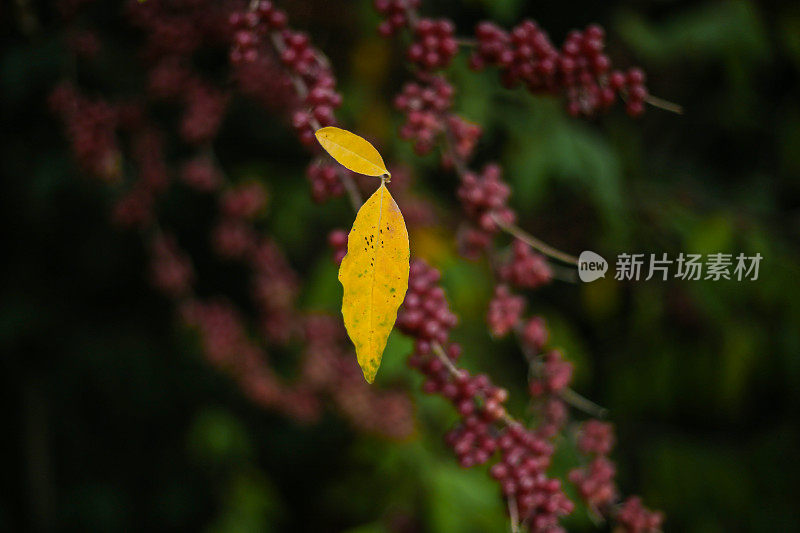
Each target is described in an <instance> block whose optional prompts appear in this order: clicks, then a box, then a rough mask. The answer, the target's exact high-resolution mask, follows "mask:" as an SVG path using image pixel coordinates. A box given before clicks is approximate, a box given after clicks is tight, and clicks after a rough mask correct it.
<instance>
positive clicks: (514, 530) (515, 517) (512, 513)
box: [506, 494, 519, 533]
mask: <svg viewBox="0 0 800 533" xmlns="http://www.w3.org/2000/svg"><path fill="white" fill-rule="evenodd" d="M506 499H507V500H508V517H509V518H510V519H511V533H519V510H518V509H517V499H516V498H515V497H514V495H513V494H512V495H511V496H509V497H507V498H506Z"/></svg>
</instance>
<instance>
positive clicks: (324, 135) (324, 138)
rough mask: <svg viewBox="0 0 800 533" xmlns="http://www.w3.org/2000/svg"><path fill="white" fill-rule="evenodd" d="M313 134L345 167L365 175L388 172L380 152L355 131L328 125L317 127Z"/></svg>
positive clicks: (380, 174) (378, 174)
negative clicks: (351, 131)
mask: <svg viewBox="0 0 800 533" xmlns="http://www.w3.org/2000/svg"><path fill="white" fill-rule="evenodd" d="M314 135H316V136H317V140H318V141H319V144H321V145H322V147H323V148H324V149H325V151H326V152H328V153H329V154H331V157H333V158H334V159H335V160H336V161H338V162H339V164H341V165H343V166H344V167H346V168H347V169H349V170H352V171H353V172H357V173H359V174H366V175H367V176H383V175H384V174H389V171H388V170H386V165H385V164H384V163H383V158H382V157H381V154H379V153H378V151H377V150H376V149H375V147H374V146H372V145H371V144H370V143H369V141H367V140H366V139H364V138H362V137H359V136H358V135H356V134H355V133H350V132H349V131H347V130H343V129H341V128H335V127H333V126H328V127H326V128H320V129H318V130H317V131H316V132H314Z"/></svg>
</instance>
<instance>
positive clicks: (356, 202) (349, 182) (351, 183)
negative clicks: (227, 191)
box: [251, 4, 364, 212]
mask: <svg viewBox="0 0 800 533" xmlns="http://www.w3.org/2000/svg"><path fill="white" fill-rule="evenodd" d="M251 5H252V4H251ZM270 39H271V41H272V45H273V46H274V47H275V50H276V51H277V52H278V54H281V53H283V51H284V49H285V48H286V45H285V43H284V42H283V37H282V36H281V35H280V34H279V33H278V32H272V33H271V34H270ZM320 62H321V63H324V62H323V61H322V60H320ZM289 78H290V79H291V80H292V84H293V85H294V88H295V91H296V92H297V96H299V97H300V98H301V99H303V98H305V96H306V95H307V94H308V86H307V85H306V82H305V81H303V79H302V78H300V76H297V75H295V74H293V73H291V72H290V73H289ZM309 119H310V120H309V125H310V126H311V127H312V128H314V130H318V129H320V128H321V127H322V125H321V124H320V123H319V122H318V121H317V119H316V118H314V116H313V115H309ZM337 174H338V175H339V179H340V180H341V182H342V185H344V188H345V190H346V191H347V197H348V198H349V199H350V204H351V205H352V206H353V210H354V211H356V212H358V210H359V209H360V208H361V204H363V203H364V200H363V198H362V197H361V193H360V192H359V190H358V186H357V185H356V182H355V180H354V179H353V178H352V176H350V175H349V174H347V173H346V172H344V171H343V170H341V169H338V168H337Z"/></svg>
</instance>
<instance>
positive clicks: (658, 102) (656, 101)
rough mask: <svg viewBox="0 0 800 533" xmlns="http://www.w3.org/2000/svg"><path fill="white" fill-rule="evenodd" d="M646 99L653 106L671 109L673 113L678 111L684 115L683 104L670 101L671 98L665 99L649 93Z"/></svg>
mask: <svg viewBox="0 0 800 533" xmlns="http://www.w3.org/2000/svg"><path fill="white" fill-rule="evenodd" d="M644 101H645V102H647V103H648V104H650V105H651V106H653V107H657V108H659V109H663V110H664V111H670V112H672V113H677V114H678V115H683V106H682V105H680V104H676V103H673V102H670V101H669V100H664V99H663V98H659V97H658V96H653V95H650V94H648V95H647V96H645V98H644Z"/></svg>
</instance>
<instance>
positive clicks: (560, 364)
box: [529, 350, 572, 398]
mask: <svg viewBox="0 0 800 533" xmlns="http://www.w3.org/2000/svg"><path fill="white" fill-rule="evenodd" d="M570 381H572V363H570V362H569V361H565V360H564V356H563V355H562V354H561V352H560V351H558V350H550V351H548V352H547V353H546V354H544V357H543V360H542V362H541V365H540V368H539V369H538V371H537V376H536V378H535V379H532V380H531V382H530V386H529V388H530V393H531V396H533V397H534V398H535V397H539V396H542V395H544V394H557V393H559V392H561V391H562V390H564V389H565V388H567V386H568V385H569V383H570Z"/></svg>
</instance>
